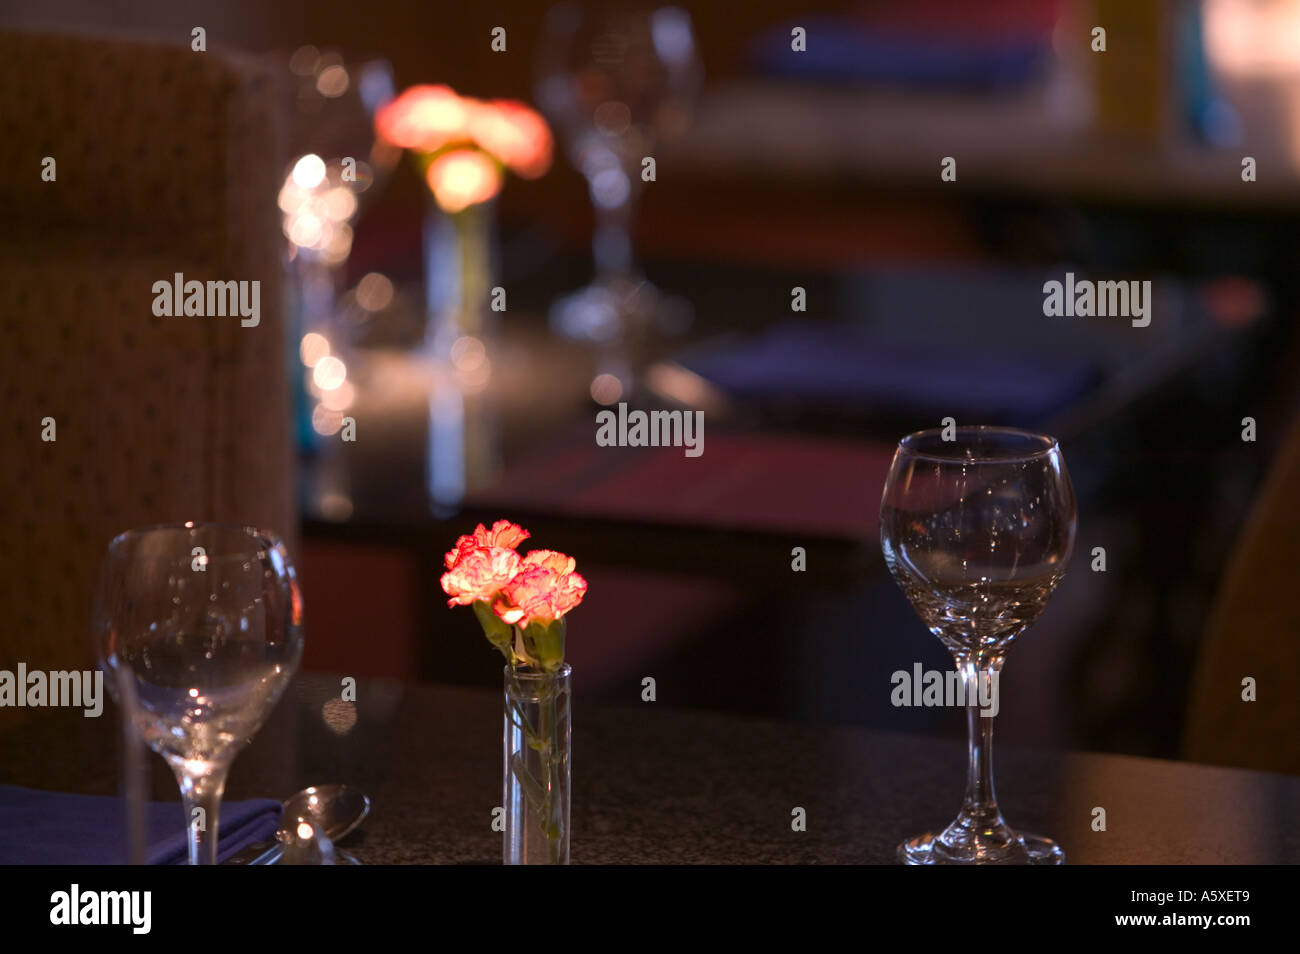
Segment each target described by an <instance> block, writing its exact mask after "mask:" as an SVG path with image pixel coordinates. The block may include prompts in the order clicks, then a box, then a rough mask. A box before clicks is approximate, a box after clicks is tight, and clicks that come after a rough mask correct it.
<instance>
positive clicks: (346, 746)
mask: <svg viewBox="0 0 1300 954" xmlns="http://www.w3.org/2000/svg"><path fill="white" fill-rule="evenodd" d="M340 688H341V682H340V680H339V679H335V678H329V677H320V676H299V677H297V678H296V679H295V681H294V682H293V684H292V685H291V686H290V688H289V690H288V692H287V694H286V696H285V698H284V699H283V700H282V701H281V703H280V705H279V706H278V707H277V709H276V711H275V713H274V714H273V715H272V717H271V720H270V721H269V722H268V724H267V726H266V727H265V728H264V729H263V731H262V732H261V733H260V734H259V736H258V737H257V738H256V739H255V740H254V742H253V744H252V745H251V746H250V747H249V748H248V749H247V750H245V751H244V752H243V753H241V754H240V755H239V757H238V758H237V759H236V761H235V764H234V768H233V770H232V773H231V777H230V783H229V785H228V788H227V797H229V798H246V797H252V796H266V795H269V796H274V797H277V798H284V797H286V796H288V795H289V794H291V793H292V792H294V791H296V790H297V789H299V788H302V787H304V786H307V785H311V784H319V783H323V782H333V781H341V782H348V783H351V784H355V785H359V786H361V787H362V788H363V789H364V790H365V791H366V792H367V793H368V794H369V795H370V797H371V799H372V801H373V813H372V815H371V817H370V819H368V820H367V822H366V823H365V825H364V826H363V828H362V830H361V832H360V833H359V834H357V835H354V836H352V837H351V838H350V839H348V841H347V842H346V843H345V846H346V847H347V849H348V850H349V851H351V852H352V853H353V854H355V855H356V857H357V858H358V859H359V860H361V861H362V862H364V863H367V864H412V863H420V864H428V863H451V864H494V863H498V862H499V860H500V839H501V835H500V834H499V833H496V832H493V831H492V828H491V822H492V809H493V808H494V807H495V806H497V805H498V804H500V801H501V753H500V745H501V701H500V699H499V697H498V696H497V695H496V694H495V693H491V692H486V691H482V690H469V689H451V688H443V687H432V686H415V685H404V684H400V683H394V682H384V681H377V680H376V681H361V682H360V683H359V684H358V686H357V692H356V699H357V702H356V703H355V704H352V703H344V702H342V701H341V700H340ZM573 717H574V740H573V818H572V833H573V834H572V837H573V845H572V854H573V861H574V862H575V863H583V862H586V863H670V864H671V863H716V864H736V863H796V864H808V863H885V864H888V863H892V862H893V860H894V849H895V846H896V845H897V843H898V842H899V841H900V840H902V838H903V837H905V836H908V835H912V834H916V833H918V832H920V831H922V830H924V829H927V828H930V827H933V826H942V825H943V824H946V823H947V822H948V821H949V820H950V819H951V817H952V816H953V815H954V814H955V812H956V810H957V806H958V803H959V800H960V798H961V790H962V784H963V781H964V772H965V766H964V759H965V750H964V746H962V745H961V744H959V743H956V742H951V741H943V740H936V739H930V738H926V737H920V736H906V735H899V734H890V733H882V732H875V731H870V730H864V729H848V728H833V727H826V726H814V725H803V724H793V723H782V722H776V721H771V720H761V719H746V718H738V717H734V716H725V715H717V714H709V713H699V712H694V711H687V710H675V709H671V708H668V707H664V706H661V705H660V704H658V703H640V704H637V705H635V706H627V707H608V706H600V707H597V706H588V705H583V704H581V703H580V704H578V705H576V706H575V708H574V713H573ZM116 724H117V720H116V714H115V710H113V709H111V708H106V710H105V713H104V715H103V717H101V718H99V719H86V718H83V717H82V715H81V711H80V710H60V711H55V712H51V713H48V714H46V715H45V716H44V717H43V718H41V719H39V720H37V721H36V722H34V723H32V724H29V725H27V726H25V727H24V728H23V729H21V730H18V731H14V732H8V733H5V734H3V735H0V782H3V783H11V784H20V785H31V786H38V787H43V788H54V789H61V790H65V791H82V792H96V793H102V794H110V793H112V792H114V791H115V790H116V784H117V783H116V765H117V757H116V743H115V728H116ZM996 761H997V778H998V782H999V791H1000V793H1001V796H1002V798H1001V801H1002V807H1003V810H1004V813H1005V814H1006V815H1007V817H1008V819H1009V820H1010V822H1011V823H1012V824H1013V825H1015V826H1018V827H1023V828H1024V829H1025V830H1028V831H1036V832H1040V833H1044V834H1048V835H1050V836H1052V837H1054V838H1056V839H1057V840H1058V841H1059V842H1060V843H1061V844H1062V846H1063V847H1064V848H1065V851H1066V856H1067V859H1068V860H1069V861H1070V862H1073V863H1094V864H1095V863H1100V864H1276V863H1292V864H1294V863H1297V862H1300V830H1297V828H1296V826H1295V824H1294V820H1295V817H1296V809H1297V807H1300V778H1294V777H1290V776H1281V775H1269V774H1264V773H1256V772H1245V771H1239V770H1235V769H1223V768H1213V767H1208V766H1200V765H1190V764H1184V763H1176V762H1165V761H1157V760H1151V759H1139V758H1130V757H1126V756H1113V755H1095V754H1054V753H1046V752H1036V751H1030V750H1024V749H1015V748H1013V747H1009V746H1007V747H1003V748H1001V749H1000V750H998V751H997V756H996ZM151 762H152V763H153V768H154V772H153V778H152V784H153V787H154V793H155V797H158V798H175V797H176V791H175V786H174V783H173V782H172V779H171V777H170V774H169V773H168V772H167V771H166V770H165V768H163V766H162V763H161V762H160V760H158V759H156V758H152V757H151ZM796 807H799V808H803V809H805V810H806V811H807V830H806V831H804V832H795V831H792V830H791V817H792V816H791V812H792V810H793V809H794V808H796ZM1095 807H1103V808H1105V809H1106V821H1107V829H1108V830H1107V831H1104V832H1094V831H1092V829H1091V823H1092V818H1093V809H1094V808H1095ZM177 819H178V821H177V823H178V825H179V824H180V819H181V813H180V809H179V806H178V809H177Z"/></svg>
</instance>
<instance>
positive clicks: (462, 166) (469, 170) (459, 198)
mask: <svg viewBox="0 0 1300 954" xmlns="http://www.w3.org/2000/svg"><path fill="white" fill-rule="evenodd" d="M428 181H429V188H430V189H432V190H433V197H434V198H435V199H437V200H438V205H439V206H441V207H442V209H443V210H444V211H446V212H460V211H461V210H462V209H465V208H468V207H469V206H471V205H477V204H478V203H480V202H486V201H487V200H488V199H491V198H492V197H493V196H495V195H496V194H497V193H498V192H500V191H501V167H500V166H498V165H497V164H496V163H495V162H493V161H492V160H491V158H489V157H488V156H486V155H484V154H483V153H481V152H479V151H478V150H476V149H455V150H453V151H451V152H448V153H445V154H443V155H441V156H439V157H438V158H437V159H435V160H434V161H433V163H432V165H430V166H429V173H428Z"/></svg>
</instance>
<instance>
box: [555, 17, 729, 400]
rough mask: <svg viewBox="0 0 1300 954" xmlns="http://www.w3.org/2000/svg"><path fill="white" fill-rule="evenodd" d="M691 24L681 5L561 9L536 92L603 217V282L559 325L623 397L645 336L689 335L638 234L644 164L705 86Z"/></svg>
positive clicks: (683, 313)
mask: <svg viewBox="0 0 1300 954" xmlns="http://www.w3.org/2000/svg"><path fill="white" fill-rule="evenodd" d="M702 76H703V73H702V69H701V66H700V61H699V57H698V55H697V53H696V47H695V36H694V31H693V29H692V26H691V19H690V16H689V15H688V14H687V13H686V11H684V10H682V9H679V8H677V7H659V8H644V9H636V8H628V7H622V8H620V7H612V8H603V7H599V6H597V5H594V4H591V5H589V4H578V3H567V2H566V3H560V4H558V5H556V6H554V7H552V8H551V9H550V11H549V12H548V13H547V15H546V18H545V21H544V23H543V27H542V35H541V38H540V42H539V45H538V53H537V57H536V93H537V101H538V104H539V105H540V106H541V108H542V110H543V111H544V112H546V114H547V115H548V116H549V117H550V118H551V120H552V122H553V123H554V124H555V126H556V128H557V130H558V131H559V134H560V137H561V139H562V140H563V141H564V144H565V146H566V148H567V150H568V154H569V157H570V160H571V161H572V162H573V164H574V166H575V167H576V168H577V169H578V170H579V171H580V172H581V173H582V174H583V176H584V177H585V178H586V180H587V186H588V191H589V194H590V196H591V202H592V205H593V207H594V209H595V215H596V229H595V233H594V235H593V237H592V252H593V256H594V258H595V267H596V276H595V280H594V281H593V282H592V283H591V284H590V285H588V286H587V287H586V288H583V289H581V290H580V291H577V292H575V293H573V294H571V295H568V296H566V297H564V298H562V299H560V300H559V301H558V302H556V304H555V305H554V307H553V308H552V311H551V323H552V325H553V326H554V327H555V328H556V330H558V331H559V332H560V333H561V334H564V335H566V336H568V337H570V338H575V339H578V340H584V341H588V342H591V343H592V344H593V345H594V346H595V347H596V353H597V368H596V374H597V377H600V376H601V375H612V376H613V377H614V378H615V379H617V380H618V381H619V382H620V384H621V388H620V390H621V392H622V393H627V391H628V390H629V389H630V387H631V384H632V362H633V358H634V356H635V354H636V353H637V352H638V351H639V349H640V345H641V344H642V342H643V340H644V338H645V336H646V335H647V334H648V333H649V332H651V331H653V330H658V331H662V332H673V331H680V330H682V329H683V328H684V327H685V325H686V324H687V323H689V321H690V312H689V307H688V306H687V305H686V304H685V303H684V302H681V301H680V300H676V299H672V298H670V297H668V296H665V295H663V294H661V293H659V292H658V291H657V290H656V289H655V288H654V287H653V286H652V285H651V284H650V283H649V282H647V281H646V280H645V277H644V276H643V275H642V274H641V271H640V269H639V268H638V266H637V263H636V257H635V255H634V252H633V248H632V239H631V233H630V226H631V219H632V214H633V211H634V209H635V207H636V202H637V199H638V198H639V196H640V193H641V189H642V186H643V184H644V182H643V179H642V169H643V160H644V159H646V158H648V157H649V158H652V157H653V156H654V148H655V145H656V144H657V143H659V142H664V141H667V140H671V139H673V138H676V137H677V136H679V135H681V133H682V132H684V131H685V129H686V127H687V126H688V124H689V122H690V118H691V110H692V107H693V105H694V100H695V97H696V94H697V93H698V90H699V86H700V83H701V80H702Z"/></svg>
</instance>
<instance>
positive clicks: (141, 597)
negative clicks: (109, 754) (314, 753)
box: [93, 522, 302, 865]
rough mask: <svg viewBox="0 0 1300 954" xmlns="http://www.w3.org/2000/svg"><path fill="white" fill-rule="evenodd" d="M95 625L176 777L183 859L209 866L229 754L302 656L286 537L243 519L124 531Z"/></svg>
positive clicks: (122, 698) (131, 704) (111, 557)
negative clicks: (183, 825) (185, 849)
mask: <svg viewBox="0 0 1300 954" xmlns="http://www.w3.org/2000/svg"><path fill="white" fill-rule="evenodd" d="M93 627H94V636H95V649H96V652H97V654H98V657H99V664H100V666H101V668H102V669H103V670H104V671H105V673H106V675H107V676H108V678H107V679H106V680H105V681H106V682H107V683H108V685H109V688H110V690H111V691H112V692H113V695H114V698H115V699H116V700H117V702H118V705H120V706H122V708H123V711H124V715H125V717H126V718H127V719H128V720H129V722H130V723H131V724H132V725H133V726H134V728H135V731H136V732H138V733H139V734H140V736H141V737H142V738H143V739H144V741H145V742H146V743H147V744H148V745H149V747H150V748H152V749H153V750H154V751H155V752H157V753H158V754H159V755H161V756H162V757H163V759H164V760H165V761H166V762H167V764H168V765H169V766H171V769H172V771H173V772H174V773H175V775H176V780H177V782H178V783H179V784H180V789H181V795H182V797H183V799H184V802H185V815H186V819H187V822H188V828H189V859H190V864H192V865H201V864H215V863H216V859H217V832H218V818H217V816H218V812H219V810H220V805H221V795H222V792H223V790H224V789H225V784H226V773H227V771H228V770H229V768H230V763H231V761H232V760H233V759H234V757H235V753H236V752H238V751H239V750H240V749H241V748H243V746H244V745H245V744H246V743H247V742H248V741H249V740H250V739H251V738H252V737H253V735H254V734H255V733H256V732H257V730H258V729H259V728H261V725H262V722H263V720H265V718H266V716H267V715H268V714H269V713H270V711H271V709H272V708H273V707H274V706H275V703H276V700H277V699H279V697H280V694H281V692H283V690H284V687H285V684H286V683H287V682H288V681H289V677H290V676H291V675H292V674H293V672H294V670H295V669H296V668H297V666H298V660H299V658H300V657H301V656H302V595H301V593H300V592H299V590H298V583H297V580H296V579H295V576H294V570H293V566H292V565H291V564H290V563H289V558H288V555H287V554H286V553H285V549H284V546H283V545H282V544H281V543H280V541H279V540H277V539H276V538H275V537H274V536H273V535H271V534H269V533H265V532H262V531H259V530H254V529H252V528H248V527H228V526H223V525H219V524H204V523H192V522H191V523H186V524H183V525H182V524H176V525H170V526H157V527H148V528H145V529H140V530H130V531H128V532H126V533H123V534H122V535H120V536H118V537H116V538H114V539H113V541H112V542H111V543H109V545H108V555H107V557H106V558H105V560H104V565H103V570H102V572H101V576H100V583H99V591H98V594H97V597H96V602H95V613H94V617H93ZM119 679H121V680H122V681H123V684H124V685H126V686H129V687H131V689H132V691H130V692H125V691H122V690H120V689H119V687H118V680H119Z"/></svg>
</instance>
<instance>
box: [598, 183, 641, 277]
mask: <svg viewBox="0 0 1300 954" xmlns="http://www.w3.org/2000/svg"><path fill="white" fill-rule="evenodd" d="M634 202H635V199H634V198H632V197H631V196H629V197H628V198H627V199H626V200H625V201H623V202H621V203H620V204H618V205H616V206H614V207H612V208H611V207H606V206H602V205H600V204H599V203H597V204H596V206H595V208H596V231H595V233H594V234H593V235H592V238H591V252H592V258H594V259H595V262H596V280H597V281H598V282H603V283H612V282H615V281H619V280H625V279H627V278H629V277H630V276H631V275H632V274H633V273H634V271H635V269H634V264H633V263H634V261H635V259H634V257H633V253H632V229H631V221H632V207H633V204H634Z"/></svg>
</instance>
